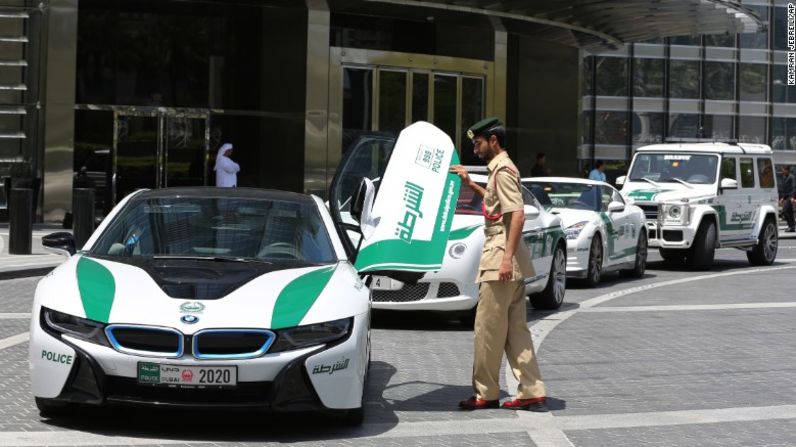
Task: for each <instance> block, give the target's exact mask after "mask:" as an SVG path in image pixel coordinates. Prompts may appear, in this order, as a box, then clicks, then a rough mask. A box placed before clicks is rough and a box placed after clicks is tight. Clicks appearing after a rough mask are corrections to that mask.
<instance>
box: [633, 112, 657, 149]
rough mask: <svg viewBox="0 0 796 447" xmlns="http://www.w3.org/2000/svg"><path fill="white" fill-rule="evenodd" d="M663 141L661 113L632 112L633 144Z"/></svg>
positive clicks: (641, 144) (640, 144) (639, 144)
mask: <svg viewBox="0 0 796 447" xmlns="http://www.w3.org/2000/svg"><path fill="white" fill-rule="evenodd" d="M662 141H663V113H652V112H635V113H633V146H643V145H645V144H652V143H660V142H662Z"/></svg>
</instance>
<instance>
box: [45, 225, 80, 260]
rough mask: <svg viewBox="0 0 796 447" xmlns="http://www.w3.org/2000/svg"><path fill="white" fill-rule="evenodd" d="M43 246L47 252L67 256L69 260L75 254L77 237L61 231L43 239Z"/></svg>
mask: <svg viewBox="0 0 796 447" xmlns="http://www.w3.org/2000/svg"><path fill="white" fill-rule="evenodd" d="M41 245H42V246H43V247H44V249H45V250H47V251H49V252H52V253H55V254H59V255H62V256H66V257H67V258H68V257H70V256H72V255H73V254H75V252H76V251H77V250H75V237H74V236H72V233H69V232H66V231H59V232H57V233H51V234H48V235H47V236H44V237H43V238H41Z"/></svg>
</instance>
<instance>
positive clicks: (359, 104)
mask: <svg viewBox="0 0 796 447" xmlns="http://www.w3.org/2000/svg"><path fill="white" fill-rule="evenodd" d="M372 96H373V70H370V69H361V68H350V67H346V68H344V69H343V151H344V152H345V151H347V150H348V146H349V145H350V144H351V142H353V141H354V140H355V139H356V137H357V136H358V135H359V134H361V133H362V132H364V131H368V130H370V129H371V126H372V120H373V117H372V116H373V111H372V107H373V101H372Z"/></svg>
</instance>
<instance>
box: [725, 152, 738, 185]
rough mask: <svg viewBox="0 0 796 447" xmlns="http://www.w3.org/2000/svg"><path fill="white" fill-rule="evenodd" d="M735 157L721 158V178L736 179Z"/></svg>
mask: <svg viewBox="0 0 796 447" xmlns="http://www.w3.org/2000/svg"><path fill="white" fill-rule="evenodd" d="M736 161H737V160H736V158H735V157H725V158H722V160H721V178H722V179H725V178H728V179H732V180H738V173H737V172H736V169H735V165H736Z"/></svg>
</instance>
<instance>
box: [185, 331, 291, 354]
mask: <svg viewBox="0 0 796 447" xmlns="http://www.w3.org/2000/svg"><path fill="white" fill-rule="evenodd" d="M274 338H275V335H274V333H273V332H271V331H267V330H261V329H206V330H203V331H199V332H197V333H196V334H195V335H194V336H193V356H194V357H196V358H198V359H240V358H251V357H258V356H260V355H262V354H265V352H266V351H268V348H270V347H271V344H272V343H273V342H274Z"/></svg>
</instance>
